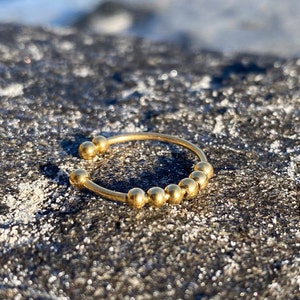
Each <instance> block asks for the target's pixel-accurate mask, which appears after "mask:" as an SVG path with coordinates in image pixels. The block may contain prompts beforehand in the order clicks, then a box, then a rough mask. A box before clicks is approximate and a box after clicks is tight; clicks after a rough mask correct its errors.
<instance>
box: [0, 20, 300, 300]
mask: <svg viewBox="0 0 300 300" xmlns="http://www.w3.org/2000/svg"><path fill="white" fill-rule="evenodd" d="M299 99H300V60H299V59H298V60H297V59H286V60H283V59H280V58H277V57H271V56H254V55H247V54H241V55H233V56H224V55H222V54H221V53H213V52H204V51H196V50H187V49H180V48H178V47H176V46H174V45H169V44H155V43H152V42H147V41H144V40H136V39H130V38H122V37H110V36H97V35H88V34H82V33H80V32H78V31H75V30H72V29H68V30H55V31H54V30H44V29H39V28H30V27H19V26H13V25H0V101H1V106H0V124H1V126H0V143H1V148H0V167H1V170H2V172H1V174H0V183H1V185H0V249H1V251H0V266H1V268H0V298H1V299H137V300H139V299H198V300H199V299H214V300H217V299H299V298H298V297H299V293H300V290H299V284H300V272H299V268H300V256H299V251H300V242H299V239H300V228H299V221H300V217H299V214H300V213H299V211H300V209H299V186H300V178H299V173H300V172H299V162H300V133H299V131H300V120H299V118H300V102H299ZM129 131H130V132H138V131H156V132H162V133H167V134H172V135H176V136H180V137H183V138H185V139H187V140H189V141H191V142H194V143H196V144H197V145H199V146H200V147H202V149H203V150H204V151H205V153H206V154H207V156H208V158H209V160H210V162H211V163H212V164H213V166H214V168H215V176H214V177H213V178H212V179H211V180H210V183H209V185H208V187H207V188H206V189H205V190H204V191H203V192H201V194H200V195H199V196H197V197H196V198H195V199H193V200H190V201H184V202H183V203H182V204H181V205H179V206H171V205H165V206H164V207H162V208H161V209H154V208H150V207H145V208H143V209H141V210H132V209H131V208H129V207H128V206H126V205H123V204H119V203H116V202H113V201H108V200H105V199H102V198H101V197H100V196H96V195H94V194H93V193H90V192H87V191H79V190H75V189H74V188H73V187H71V186H70V184H69V182H68V174H69V173H70V171H71V170H73V169H74V168H76V167H83V168H85V169H87V170H88V171H89V172H91V174H92V177H93V178H94V179H95V180H96V181H97V182H98V183H101V184H103V185H104V186H106V187H109V188H112V189H116V190H119V191H124V192H125V191H127V190H128V189H129V188H131V187H134V186H139V187H141V188H143V189H145V190H146V189H148V188H150V187H151V186H155V185H158V186H161V187H164V186H166V185H167V184H169V183H176V182H178V181H179V180H180V179H182V178H183V177H186V176H187V175H188V174H189V173H190V172H191V168H192V165H193V163H194V162H195V157H193V155H191V154H190V153H188V152H185V151H183V150H182V149H180V148H178V147H175V146H174V147H172V146H167V145H166V144H161V143H155V142H154V143H153V142H149V143H148V142H136V143H127V144H123V145H120V146H115V147H112V148H111V149H110V150H109V152H108V153H107V154H105V155H104V156H103V157H99V158H97V159H95V160H94V161H83V160H81V159H80V158H79V157H78V155H77V147H78V145H79V144H80V143H81V142H82V141H84V140H91V138H92V137H93V136H95V135H97V134H103V135H105V136H111V135H115V134H117V133H120V132H129Z"/></svg>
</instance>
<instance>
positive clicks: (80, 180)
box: [70, 132, 213, 208]
mask: <svg viewBox="0 0 300 300" xmlns="http://www.w3.org/2000/svg"><path fill="white" fill-rule="evenodd" d="M136 140H156V141H160V142H166V143H172V144H176V145H179V146H182V147H184V148H187V149H188V150H190V151H191V152H193V153H194V154H195V155H196V156H197V157H198V158H199V159H200V160H201V161H200V162H199V163H197V164H196V165H195V166H194V170H195V171H194V172H192V173H191V174H190V176H189V178H184V179H183V180H181V181H180V182H179V184H178V185H176V184H170V185H168V186H167V187H166V188H165V189H164V190H163V189H162V188H160V187H153V188H151V189H149V190H148V191H147V194H146V193H145V192H144V191H143V190H141V189H140V188H133V189H131V190H130V191H129V192H128V193H127V194H125V193H121V192H116V191H112V190H109V189H106V188H104V187H102V186H99V185H97V184H95V183H94V182H93V181H91V180H90V179H89V178H88V174H87V172H86V171H84V170H82V169H77V170H75V171H73V172H72V173H71V174H70V183H71V184H72V185H74V186H75V187H78V188H87V189H89V190H91V191H93V192H95V193H97V194H99V195H100V196H102V197H104V198H106V199H110V200H116V201H120V202H124V203H127V204H128V205H130V206H131V207H133V208H141V207H143V206H144V205H145V204H146V203H150V205H152V206H154V207H160V206H162V205H163V204H164V203H165V202H168V203H170V204H179V203H180V202H181V201H182V199H183V198H186V199H191V198H193V197H194V196H196V195H197V194H198V192H199V190H201V189H203V188H205V187H206V185H207V183H208V180H209V179H210V178H211V177H212V175H213V167H212V166H211V164H209V163H208V162H207V158H206V156H205V154H204V153H203V151H202V150H201V149H200V148H198V147H197V146H195V145H194V144H192V143H190V142H188V141H186V140H184V139H181V138H178V137H174V136H171V135H167V134H161V133H152V132H147V133H126V134H120V135H117V136H114V137H110V138H105V137H103V136H97V137H95V138H94V139H93V141H92V142H84V143H82V144H81V145H80V147H79V155H80V156H81V157H82V158H84V159H87V160H89V159H93V158H94V157H95V156H96V155H97V154H103V153H104V152H105V151H106V150H107V149H108V148H109V146H111V145H113V144H119V143H123V142H128V141H136Z"/></svg>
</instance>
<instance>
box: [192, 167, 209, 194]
mask: <svg viewBox="0 0 300 300" xmlns="http://www.w3.org/2000/svg"><path fill="white" fill-rule="evenodd" d="M189 177H190V178H192V179H194V180H195V181H196V182H197V183H198V185H199V188H200V190H203V189H204V188H206V186H207V184H208V178H207V176H206V174H205V173H204V172H202V171H194V172H192V173H191V174H190V176H189Z"/></svg>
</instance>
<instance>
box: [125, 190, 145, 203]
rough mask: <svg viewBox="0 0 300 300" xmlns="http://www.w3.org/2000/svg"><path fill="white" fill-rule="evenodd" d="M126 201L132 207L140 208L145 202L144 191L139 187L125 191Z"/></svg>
mask: <svg viewBox="0 0 300 300" xmlns="http://www.w3.org/2000/svg"><path fill="white" fill-rule="evenodd" d="M126 203H127V204H128V205H129V206H130V207H132V208H142V207H143V206H144V205H145V204H146V203H147V197H146V194H145V192H144V191H143V190H142V189H140V188H133V189H131V190H130V191H129V192H128V193H127V197H126Z"/></svg>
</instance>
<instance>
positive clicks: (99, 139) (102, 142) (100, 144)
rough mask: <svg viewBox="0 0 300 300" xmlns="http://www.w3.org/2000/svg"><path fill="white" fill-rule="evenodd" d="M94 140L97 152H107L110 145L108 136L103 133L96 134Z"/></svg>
mask: <svg viewBox="0 0 300 300" xmlns="http://www.w3.org/2000/svg"><path fill="white" fill-rule="evenodd" d="M92 142H93V144H94V145H95V146H96V150H97V153H99V154H102V153H105V151H106V150H107V149H108V147H109V143H108V141H107V138H106V137H104V136H102V135H98V136H95V137H94V138H93V140H92Z"/></svg>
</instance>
